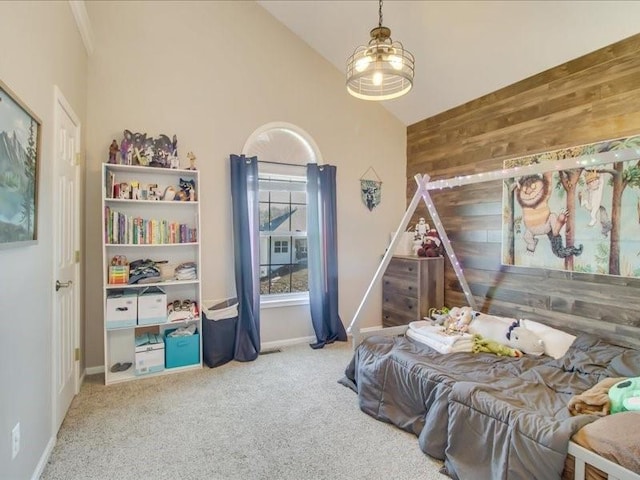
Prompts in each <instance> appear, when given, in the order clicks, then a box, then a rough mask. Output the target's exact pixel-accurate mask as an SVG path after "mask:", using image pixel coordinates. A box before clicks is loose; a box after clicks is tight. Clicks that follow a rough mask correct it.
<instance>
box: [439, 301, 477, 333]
mask: <svg viewBox="0 0 640 480" xmlns="http://www.w3.org/2000/svg"><path fill="white" fill-rule="evenodd" d="M471 320H473V310H472V309H471V307H453V308H452V309H451V310H449V313H448V316H447V318H446V319H445V321H444V325H443V326H444V331H445V333H447V334H455V333H465V332H466V331H467V330H469V324H470V323H471Z"/></svg>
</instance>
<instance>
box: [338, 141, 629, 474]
mask: <svg viewBox="0 0 640 480" xmlns="http://www.w3.org/2000/svg"><path fill="white" fill-rule="evenodd" d="M638 158H640V150H639V149H635V148H628V149H624V150H622V149H621V150H617V151H608V152H603V153H598V154H591V155H583V156H579V157H573V158H566V159H562V160H556V161H553V162H551V161H547V162H541V163H535V164H531V165H526V166H517V167H513V168H504V169H500V170H494V171H490V172H483V173H476V174H472V175H462V176H456V177H454V178H449V179H441V180H435V181H431V179H430V177H429V176H428V175H416V176H415V177H414V179H415V181H416V184H417V190H416V192H415V194H414V196H413V199H412V200H411V202H410V204H409V205H408V207H407V210H406V211H405V213H404V216H403V217H402V220H401V221H400V224H399V225H398V228H397V229H396V232H395V234H394V235H393V238H392V240H391V243H390V245H389V247H388V248H387V250H386V252H385V254H384V256H383V258H382V261H381V262H380V265H379V266H378V268H377V269H376V271H375V274H374V275H373V278H372V280H371V282H370V284H369V286H368V288H367V290H366V292H365V294H364V296H363V298H362V301H361V302H360V305H359V306H358V309H357V310H356V312H355V314H354V317H353V319H352V321H351V323H350V325H349V327H348V329H347V332H348V333H349V334H351V335H352V340H353V347H354V349H356V348H357V347H358V345H360V344H361V343H362V342H363V340H365V339H366V338H367V337H370V336H374V335H376V336H385V337H388V336H398V335H403V334H404V333H405V332H406V330H407V328H408V326H406V325H404V326H394V327H372V328H367V329H365V331H363V330H361V329H360V326H359V324H360V321H361V319H362V318H361V317H362V315H361V314H362V311H363V308H364V305H365V304H366V302H367V300H368V298H369V296H370V294H371V292H372V291H373V288H374V287H375V286H376V285H377V284H378V282H379V280H380V279H381V277H382V275H383V274H384V272H385V270H386V269H387V266H388V265H389V263H390V261H391V258H392V256H393V253H394V251H395V249H396V246H397V245H398V243H399V241H400V238H401V237H402V234H403V233H404V232H405V231H406V228H407V225H408V223H409V221H410V220H411V218H412V216H413V214H414V212H415V209H416V208H417V206H418V204H419V202H420V201H421V200H423V201H424V202H425V205H426V207H427V209H428V211H429V214H430V215H431V219H432V221H433V223H434V227H435V228H436V230H437V232H438V234H439V235H440V239H441V241H442V245H443V246H444V249H445V252H446V255H447V256H448V258H449V261H450V263H451V266H452V267H453V269H454V271H455V274H456V277H457V279H458V281H459V283H460V286H461V288H462V291H463V292H464V295H465V298H466V300H467V304H468V305H469V306H470V307H471V308H472V309H474V310H476V309H477V308H476V301H475V299H474V296H473V295H472V293H471V290H470V288H469V285H468V284H467V281H466V279H465V276H464V273H463V270H462V267H461V265H460V263H459V261H458V258H457V257H456V254H455V252H454V250H453V248H452V246H451V242H450V241H449V238H448V236H447V232H446V231H445V228H444V226H443V224H442V222H441V220H440V216H439V214H438V211H437V209H436V207H435V205H434V203H433V201H432V199H431V195H430V193H429V192H430V191H431V190H442V189H445V188H454V187H459V186H464V185H470V184H475V183H482V182H488V181H496V180H504V179H509V178H514V177H521V176H524V175H532V174H540V173H544V172H549V171H551V172H556V171H561V170H570V169H573V168H594V167H597V166H600V165H604V164H609V163H616V162H625V161H630V160H637V159H638ZM568 450H569V454H571V455H573V457H574V458H575V479H579V480H583V479H584V478H585V465H593V466H596V467H598V468H600V469H601V470H602V471H604V472H605V473H606V474H607V475H608V478H609V479H610V480H615V479H618V480H640V475H639V474H636V473H634V472H632V471H630V470H628V469H625V468H624V467H621V466H620V465H618V464H616V463H614V462H611V461H609V460H607V459H605V458H604V457H602V456H600V455H598V454H596V453H594V452H592V451H590V450H588V449H585V448H583V447H581V446H580V445H578V444H576V443H575V442H573V441H570V442H569V448H568Z"/></svg>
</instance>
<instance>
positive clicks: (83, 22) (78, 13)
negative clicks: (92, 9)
mask: <svg viewBox="0 0 640 480" xmlns="http://www.w3.org/2000/svg"><path fill="white" fill-rule="evenodd" d="M69 6H70V7H71V11H72V12H73V17H74V18H75V19H76V25H77V26H78V30H79V31H80V36H81V37H82V42H83V43H84V48H85V49H86V50H87V55H89V56H91V54H92V53H93V29H92V28H91V21H90V20H89V14H88V13H87V7H86V5H85V2H84V0H69Z"/></svg>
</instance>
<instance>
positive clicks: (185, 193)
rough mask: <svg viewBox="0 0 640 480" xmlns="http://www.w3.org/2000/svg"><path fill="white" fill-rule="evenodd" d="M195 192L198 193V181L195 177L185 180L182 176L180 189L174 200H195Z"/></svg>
mask: <svg viewBox="0 0 640 480" xmlns="http://www.w3.org/2000/svg"><path fill="white" fill-rule="evenodd" d="M195 194H196V181H195V180H194V179H190V180H185V179H183V178H181V179H180V190H179V191H178V192H177V193H176V196H175V197H174V200H179V201H182V202H193V201H195V199H196V198H195Z"/></svg>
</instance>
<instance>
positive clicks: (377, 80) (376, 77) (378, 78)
mask: <svg viewBox="0 0 640 480" xmlns="http://www.w3.org/2000/svg"><path fill="white" fill-rule="evenodd" d="M371 81H372V82H373V84H374V85H382V72H380V71H377V72H375V73H374V74H373V77H372V78H371Z"/></svg>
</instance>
